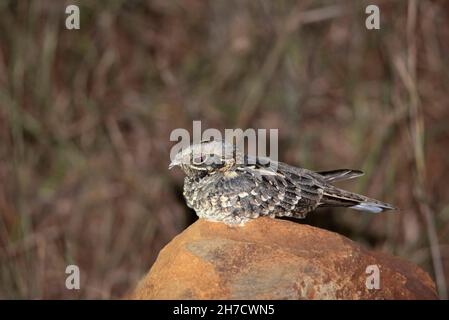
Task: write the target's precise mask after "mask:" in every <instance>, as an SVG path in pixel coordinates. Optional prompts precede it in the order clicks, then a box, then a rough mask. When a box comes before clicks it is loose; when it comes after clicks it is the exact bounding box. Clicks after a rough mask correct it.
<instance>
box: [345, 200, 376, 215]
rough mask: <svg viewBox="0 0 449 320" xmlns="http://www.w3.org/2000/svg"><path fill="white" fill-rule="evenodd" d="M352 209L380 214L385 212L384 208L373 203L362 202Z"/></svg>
mask: <svg viewBox="0 0 449 320" xmlns="http://www.w3.org/2000/svg"><path fill="white" fill-rule="evenodd" d="M350 208H352V209H355V210H360V211H367V212H371V213H379V212H382V211H384V208H382V207H381V206H379V205H378V204H375V203H373V202H361V203H359V204H358V205H355V206H352V207H350Z"/></svg>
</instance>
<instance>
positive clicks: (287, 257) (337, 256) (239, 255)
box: [130, 218, 438, 299]
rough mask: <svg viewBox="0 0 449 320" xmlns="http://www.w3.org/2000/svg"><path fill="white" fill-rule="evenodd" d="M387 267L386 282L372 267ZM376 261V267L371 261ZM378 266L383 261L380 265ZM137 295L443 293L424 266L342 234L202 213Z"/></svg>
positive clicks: (417, 295)
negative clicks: (232, 221)
mask: <svg viewBox="0 0 449 320" xmlns="http://www.w3.org/2000/svg"><path fill="white" fill-rule="evenodd" d="M370 265H376V266H378V268H379V271H380V274H379V286H380V288H379V289H375V288H372V289H368V288H367V286H366V282H367V277H370V276H371V278H370V279H369V281H368V282H369V283H370V284H375V280H374V278H373V277H372V276H373V273H372V271H371V270H370V269H368V271H369V273H366V271H367V267H368V266H370ZM371 268H373V267H371ZM374 268H376V267H374ZM130 298H131V299H437V298H438V297H437V295H436V291H435V284H434V283H433V281H432V280H431V278H430V277H429V275H428V274H427V273H425V272H424V271H423V270H421V269H420V268H418V267H417V266H415V265H413V264H411V263H409V262H406V261H404V260H401V259H399V258H396V257H392V256H388V255H386V254H383V253H379V252H371V251H368V250H366V249H364V248H362V247H361V246H360V245H358V244H357V243H355V242H353V241H351V240H349V239H347V238H345V237H343V236H340V235H338V234H336V233H333V232H329V231H326V230H322V229H318V228H315V227H312V226H308V225H301V224H297V223H294V222H290V221H283V220H273V219H269V218H259V219H256V220H254V221H251V222H249V223H247V224H246V225H245V226H244V227H228V226H226V225H224V224H221V223H213V222H207V221H205V220H198V221H197V222H195V223H194V224H193V225H191V226H190V227H189V228H187V229H186V230H185V231H184V232H182V233H181V234H180V235H178V236H177V237H176V238H174V239H173V240H172V241H171V242H170V243H169V244H168V245H167V246H166V247H165V248H164V249H163V250H162V251H161V252H160V254H159V257H158V258H157V261H156V262H155V263H154V265H153V267H152V268H151V270H150V272H149V273H148V274H147V275H146V277H145V278H144V279H143V280H141V282H140V283H139V284H138V286H137V288H136V289H135V290H134V292H133V293H132V294H131V295H130Z"/></svg>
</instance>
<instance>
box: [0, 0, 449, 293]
mask: <svg viewBox="0 0 449 320" xmlns="http://www.w3.org/2000/svg"><path fill="white" fill-rule="evenodd" d="M68 4H76V5H78V6H79V7H80V11H81V29H80V30H67V29H66V28H65V18H66V17H67V15H66V14H65V7H66V5H68ZM368 4H377V5H378V6H379V7H380V11H381V28H380V30H371V31H369V30H367V29H366V27H365V19H366V17H367V15H366V14H365V7H366V6H367V5H368ZM448 14H449V2H448V1H430V0H420V1H413V0H411V1H387V0H385V1H380V0H374V1H369V2H366V1H356V0H354V1H324V0H322V1H320V0H316V1H312V0H310V1H291V0H281V1H268V0H258V1H240V0H239V1H237V0H230V1H226V0H217V1H202V0H175V1H165V0H152V1H150V0H148V1H145V0H128V1H126V0H122V1H87V0H85V1H84V0H79V1H51V0H29V1H15V0H1V1H0V298H119V297H121V296H122V295H123V294H125V293H126V292H127V291H128V290H130V289H131V288H132V287H133V286H134V285H135V284H136V282H137V281H138V279H139V278H140V277H142V276H143V275H144V274H145V273H146V272H147V271H148V270H149V267H150V266H151V265H152V263H153V262H154V260H155V258H156V257H157V254H158V252H159V250H160V249H161V248H162V247H163V246H164V245H165V244H166V243H167V242H168V241H169V240H170V239H172V238H173V237H174V236H175V235H176V234H178V233H179V232H181V231H182V230H183V229H184V228H186V227H187V226H188V225H189V224H191V223H192V222H193V221H194V220H195V219H196V217H195V215H194V214H193V213H192V211H190V210H188V209H187V207H186V205H185V203H184V200H183V199H182V182H183V176H182V173H181V172H179V171H173V172H169V171H168V170H167V165H168V163H169V152H170V148H171V146H172V145H173V144H174V143H173V142H170V140H169V135H170V132H171V131H172V130H173V129H175V128H186V129H188V130H191V128H192V121H193V120H201V121H202V125H203V129H206V128H208V127H210V128H218V129H221V130H222V129H224V128H243V129H245V128H265V129H270V128H275V129H277V128H279V129H280V131H279V136H280V144H279V152H280V154H279V159H280V160H281V161H284V162H288V163H291V164H296V165H301V166H304V167H307V168H310V169H314V170H329V169H335V168H341V167H343V168H344V167H349V168H359V169H362V170H364V171H365V172H366V175H365V176H364V177H363V178H361V179H359V180H358V181H352V182H350V183H344V184H343V185H342V186H343V187H345V188H347V189H350V190H352V191H357V192H362V193H365V194H367V195H369V196H372V197H375V198H379V199H382V200H384V201H387V202H390V203H393V204H395V205H396V206H398V207H399V208H400V209H401V210H400V214H381V215H377V216H372V215H363V214H360V213H358V212H353V211H352V210H345V209H334V210H318V211H317V212H316V213H314V214H311V215H309V217H308V218H307V219H306V220H305V221H304V222H305V223H310V224H313V225H315V226H318V227H322V228H326V229H329V230H333V231H336V232H339V233H341V234H343V235H345V236H348V237H350V238H351V239H353V240H355V241H358V242H360V243H362V244H363V245H364V246H366V247H369V248H372V249H375V250H381V251H384V252H389V253H392V254H394V255H398V256H401V257H403V258H405V259H407V260H409V261H412V262H414V263H417V264H418V265H420V266H421V267H422V268H424V269H425V270H427V271H428V272H429V273H430V274H431V275H432V277H433V278H434V279H435V280H436V283H437V285H438V289H439V293H440V296H441V297H442V298H445V297H447V287H446V282H447V279H449V188H448V183H447V182H448V181H449V170H448V169H449V152H448V147H449V123H448V121H449V108H448V107H449V105H448V104H449V103H448V101H449V99H448V92H449V63H448V62H449V61H448V60H449V41H448V40H449V20H448V19H449V16H448ZM304 222H301V223H304ZM68 264H77V265H78V266H79V267H80V269H81V290H78V291H77V290H73V291H70V290H67V289H66V288H65V278H66V274H65V273H64V272H65V268H66V266H67V265H68Z"/></svg>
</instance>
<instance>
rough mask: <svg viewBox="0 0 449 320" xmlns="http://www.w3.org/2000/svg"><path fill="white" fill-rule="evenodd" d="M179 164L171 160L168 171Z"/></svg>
mask: <svg viewBox="0 0 449 320" xmlns="http://www.w3.org/2000/svg"><path fill="white" fill-rule="evenodd" d="M180 164H181V163H180V162H179V161H178V160H176V159H175V160H173V161H172V162H170V164H169V165H168V170H170V169H171V168H173V167H176V166H179V165H180Z"/></svg>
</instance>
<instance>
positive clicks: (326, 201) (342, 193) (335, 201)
mask: <svg viewBox="0 0 449 320" xmlns="http://www.w3.org/2000/svg"><path fill="white" fill-rule="evenodd" d="M320 206H322V207H349V208H351V209H355V210H359V211H365V212H370V213H379V212H383V211H386V210H395V209H396V208H395V207H394V206H392V205H390V204H388V203H385V202H382V201H379V200H376V199H372V198H368V197H365V196H362V195H360V194H357V193H352V192H349V191H346V190H342V189H339V188H335V187H330V188H327V189H326V190H324V193H323V197H322V199H321V202H320Z"/></svg>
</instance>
